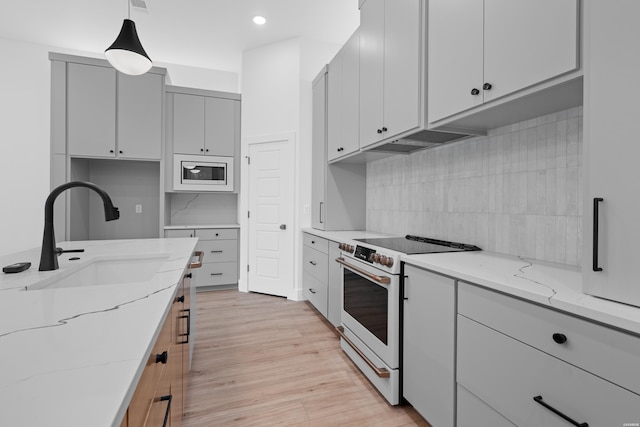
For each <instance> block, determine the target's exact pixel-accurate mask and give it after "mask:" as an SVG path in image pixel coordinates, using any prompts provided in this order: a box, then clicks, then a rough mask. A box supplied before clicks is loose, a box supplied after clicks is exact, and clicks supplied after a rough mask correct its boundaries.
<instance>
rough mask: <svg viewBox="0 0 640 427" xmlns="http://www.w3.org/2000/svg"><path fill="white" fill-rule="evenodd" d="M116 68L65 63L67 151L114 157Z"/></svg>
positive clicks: (83, 154) (82, 154)
mask: <svg viewBox="0 0 640 427" xmlns="http://www.w3.org/2000/svg"><path fill="white" fill-rule="evenodd" d="M115 123H116V70H115V69H113V68H111V69H109V68H105V67H96V66H92V65H82V64H74V63H70V64H68V66H67V144H68V150H69V154H71V155H78V156H91V157H115V144H116V126H115Z"/></svg>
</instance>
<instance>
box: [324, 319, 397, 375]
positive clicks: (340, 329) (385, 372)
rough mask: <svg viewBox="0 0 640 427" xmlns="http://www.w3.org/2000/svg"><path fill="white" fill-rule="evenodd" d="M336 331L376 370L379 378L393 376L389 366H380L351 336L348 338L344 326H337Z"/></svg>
mask: <svg viewBox="0 0 640 427" xmlns="http://www.w3.org/2000/svg"><path fill="white" fill-rule="evenodd" d="M336 331H338V335H340V338H342V339H343V340H344V342H346V343H347V344H349V347H351V348H352V349H353V350H354V351H355V352H356V353H358V356H360V357H361V358H362V360H364V362H365V363H366V364H367V365H369V367H370V368H371V369H372V370H373V372H375V374H376V375H377V376H378V378H389V377H391V374H390V373H389V371H388V370H387V368H378V367H377V366H376V365H375V364H374V363H373V362H372V361H371V360H369V359H368V358H367V356H365V355H364V353H363V352H362V351H361V350H360V349H359V348H358V347H356V345H355V344H354V343H352V342H351V340H350V339H349V338H347V336H346V335H345V333H344V327H342V326H337V327H336Z"/></svg>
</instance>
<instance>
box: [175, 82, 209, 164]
mask: <svg viewBox="0 0 640 427" xmlns="http://www.w3.org/2000/svg"><path fill="white" fill-rule="evenodd" d="M204 122H205V120H204V97H202V96H197V95H185V94H182V93H175V94H173V152H174V153H179V154H204Z"/></svg>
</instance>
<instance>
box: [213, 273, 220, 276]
mask: <svg viewBox="0 0 640 427" xmlns="http://www.w3.org/2000/svg"><path fill="white" fill-rule="evenodd" d="M211 275H212V276H222V273H211Z"/></svg>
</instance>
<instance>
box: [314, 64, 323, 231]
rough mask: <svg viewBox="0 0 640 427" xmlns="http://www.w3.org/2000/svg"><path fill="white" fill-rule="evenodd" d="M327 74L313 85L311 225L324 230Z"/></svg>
mask: <svg viewBox="0 0 640 427" xmlns="http://www.w3.org/2000/svg"><path fill="white" fill-rule="evenodd" d="M326 82H327V74H326V72H324V73H323V74H322V75H321V77H320V78H317V79H316V81H315V82H314V85H313V95H312V97H313V101H312V102H313V108H312V109H313V115H312V118H311V128H312V130H311V132H312V134H311V226H312V227H313V228H317V229H319V230H324V228H325V227H324V218H325V217H326V212H324V211H323V210H324V209H325V208H326V206H325V183H326V174H327V172H326V169H327V84H326Z"/></svg>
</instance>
